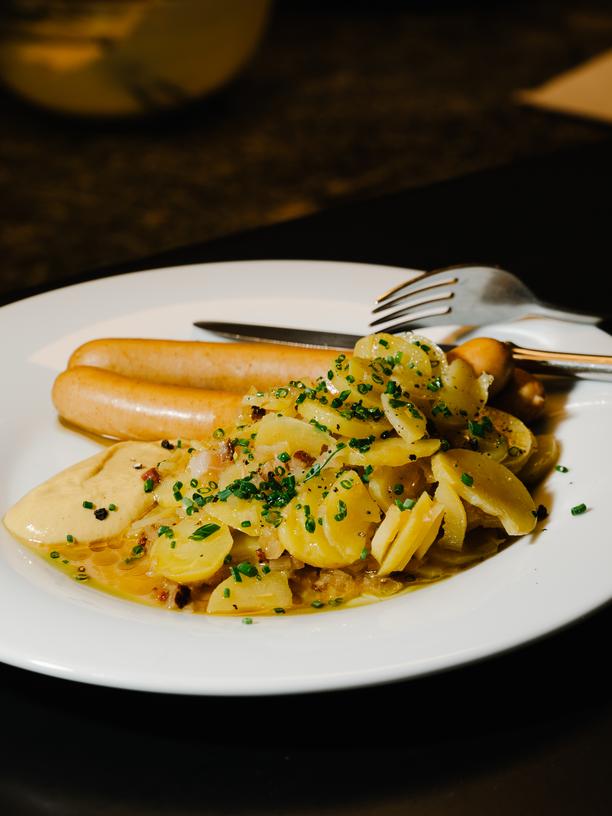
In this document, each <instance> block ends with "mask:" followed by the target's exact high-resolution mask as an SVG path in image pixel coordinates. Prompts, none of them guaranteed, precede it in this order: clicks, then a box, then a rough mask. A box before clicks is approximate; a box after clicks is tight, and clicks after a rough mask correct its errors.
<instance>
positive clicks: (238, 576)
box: [230, 567, 242, 584]
mask: <svg viewBox="0 0 612 816" xmlns="http://www.w3.org/2000/svg"><path fill="white" fill-rule="evenodd" d="M230 572H231V573H232V575H233V576H234V581H236V583H237V584H241V583H242V575H241V574H240V573H239V572H238V568H237V567H230Z"/></svg>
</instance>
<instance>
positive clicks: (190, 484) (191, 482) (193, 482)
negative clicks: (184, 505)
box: [189, 479, 199, 487]
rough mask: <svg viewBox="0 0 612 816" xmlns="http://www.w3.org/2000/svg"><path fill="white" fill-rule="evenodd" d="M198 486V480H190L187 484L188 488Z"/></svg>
mask: <svg viewBox="0 0 612 816" xmlns="http://www.w3.org/2000/svg"><path fill="white" fill-rule="evenodd" d="M198 484H199V482H198V480H197V479H192V480H191V481H190V482H189V486H190V487H197V486H198Z"/></svg>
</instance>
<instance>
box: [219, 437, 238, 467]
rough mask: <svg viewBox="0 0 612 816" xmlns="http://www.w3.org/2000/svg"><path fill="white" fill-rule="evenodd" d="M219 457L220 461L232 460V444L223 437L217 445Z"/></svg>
mask: <svg viewBox="0 0 612 816" xmlns="http://www.w3.org/2000/svg"><path fill="white" fill-rule="evenodd" d="M219 457H220V459H221V461H222V462H233V461H234V445H233V444H232V441H231V440H230V439H225V440H224V441H223V442H222V443H221V444H220V445H219Z"/></svg>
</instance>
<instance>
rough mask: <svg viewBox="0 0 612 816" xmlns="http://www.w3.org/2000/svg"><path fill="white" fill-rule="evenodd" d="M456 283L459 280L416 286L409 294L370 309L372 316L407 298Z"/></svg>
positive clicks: (451, 279) (447, 279)
mask: <svg viewBox="0 0 612 816" xmlns="http://www.w3.org/2000/svg"><path fill="white" fill-rule="evenodd" d="M458 281H459V278H444V279H443V280H440V281H434V283H428V284H427V285H426V286H417V287H416V288H414V289H411V290H410V292H404V294H403V295H400V296H399V297H397V298H393V300H388V301H386V302H385V303H380V305H379V306H376V307H374V309H372V314H377V312H384V311H385V309H390V308H391V307H392V306H396V305H397V304H398V303H403V302H404V301H405V300H406V299H407V298H411V297H413V296H414V295H420V294H421V292H427V291H429V290H430V289H436V288H437V287H439V286H452V285H453V284H454V283H458ZM432 300H437V298H432ZM377 302H378V301H377ZM416 305H418V304H416Z"/></svg>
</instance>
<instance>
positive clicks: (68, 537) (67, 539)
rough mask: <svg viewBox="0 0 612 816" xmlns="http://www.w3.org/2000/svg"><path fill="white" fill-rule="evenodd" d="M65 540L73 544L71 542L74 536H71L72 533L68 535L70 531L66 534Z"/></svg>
mask: <svg viewBox="0 0 612 816" xmlns="http://www.w3.org/2000/svg"><path fill="white" fill-rule="evenodd" d="M66 541H67V542H68V543H69V544H73V543H74V536H73V535H70V533H68V535H67V536H66Z"/></svg>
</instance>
